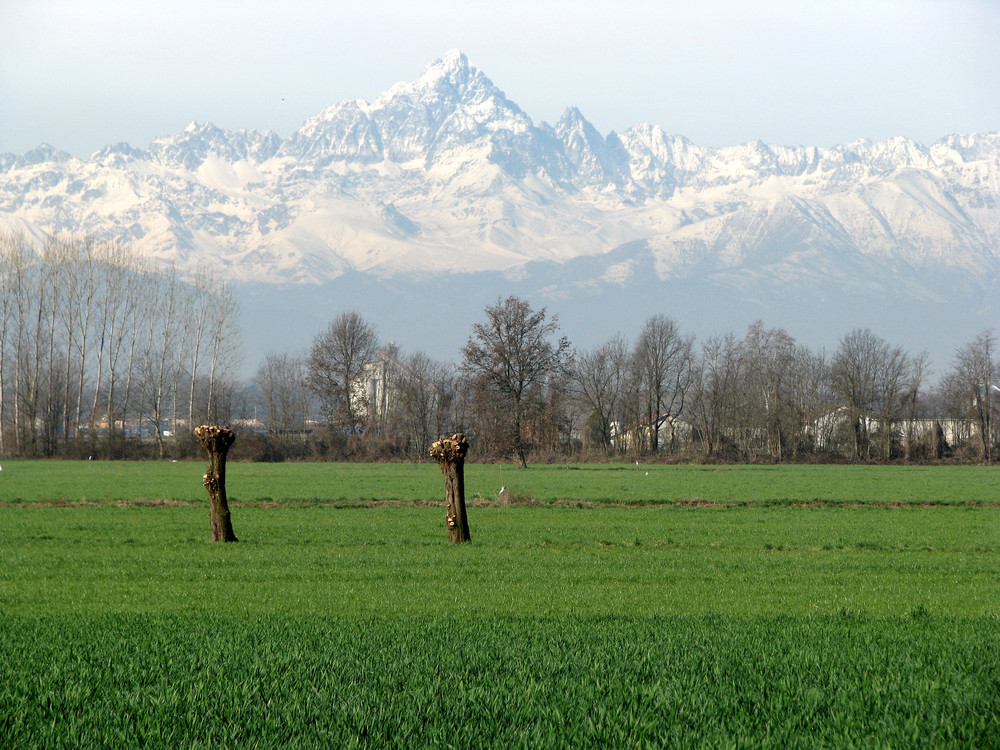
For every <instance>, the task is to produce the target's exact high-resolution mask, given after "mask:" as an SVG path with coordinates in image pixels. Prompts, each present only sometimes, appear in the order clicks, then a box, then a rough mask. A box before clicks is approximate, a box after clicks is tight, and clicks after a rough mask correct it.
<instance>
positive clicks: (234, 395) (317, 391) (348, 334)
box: [0, 235, 1000, 465]
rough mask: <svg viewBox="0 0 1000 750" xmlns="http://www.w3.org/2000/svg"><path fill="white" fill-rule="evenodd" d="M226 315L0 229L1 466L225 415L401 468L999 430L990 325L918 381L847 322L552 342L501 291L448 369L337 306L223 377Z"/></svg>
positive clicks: (230, 362) (219, 301) (99, 250)
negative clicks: (832, 339) (326, 320)
mask: <svg viewBox="0 0 1000 750" xmlns="http://www.w3.org/2000/svg"><path fill="white" fill-rule="evenodd" d="M237 318H238V309H237V305H236V301H235V298H234V295H233V293H232V292H231V290H230V289H229V288H227V287H226V285H225V284H221V283H218V282H217V281H216V280H214V279H213V278H212V276H211V275H210V274H207V273H201V274H197V275H195V276H194V277H192V278H183V279H182V278H181V277H180V276H179V275H178V274H177V273H176V272H175V271H172V270H166V271H164V270H162V269H158V268H154V267H153V266H152V265H151V264H150V263H149V262H148V261H146V260H144V259H141V258H139V257H137V256H135V255H134V254H132V253H131V252H130V251H129V248H128V247H127V246H125V245H122V244H119V243H115V242H108V243H100V242H94V241H89V240H86V241H81V240H74V239H64V238H63V239H60V238H50V239H47V240H45V241H43V242H41V243H33V242H31V241H28V240H26V239H25V238H23V237H21V236H16V235H8V236H4V237H0V455H99V456H105V455H106V456H120V455H136V454H140V455H158V456H163V455H165V453H166V451H167V450H169V451H170V452H171V454H172V455H178V452H179V451H183V450H190V449H192V448H194V447H195V443H194V441H193V438H191V437H190V435H191V428H192V427H193V426H194V425H197V424H200V423H202V422H212V423H220V424H222V423H230V424H233V425H234V427H236V428H237V429H238V430H242V431H243V432H244V433H246V435H247V438H245V439H244V440H242V441H240V443H238V447H239V448H240V450H249V451H250V453H245V454H244V455H251V456H256V457H258V458H270V459H282V458H288V457H299V458H307V457H339V458H343V457H351V456H357V455H360V456H367V457H374V456H380V457H381V456H393V455H396V456H402V455H413V456H422V455H423V454H424V453H425V451H426V450H427V446H428V445H429V444H430V443H431V442H433V441H434V440H435V439H437V438H439V437H441V436H442V435H450V434H452V433H456V432H462V433H465V434H466V435H468V436H470V439H471V440H472V442H473V446H474V449H475V452H476V453H477V454H478V455H479V456H484V457H485V456H496V457H501V456H504V457H515V458H516V460H517V461H518V462H519V463H520V464H522V465H526V464H527V461H528V457H529V455H531V454H536V455H541V454H548V455H555V454H567V453H571V454H574V455H580V454H581V453H587V454H590V455H595V456H614V455H630V456H631V455H635V456H640V455H662V454H664V453H673V454H680V453H686V454H689V455H690V456H691V457H694V458H700V459H708V460H754V461H756V460H801V459H807V458H811V457H814V456H824V457H833V456H837V457H842V456H846V457H851V458H854V459H857V460H892V459H895V458H904V459H918V458H921V457H938V458H939V457H943V456H944V455H945V454H946V453H947V452H948V451H950V450H952V449H958V450H960V451H963V452H965V453H966V454H969V457H970V458H971V457H975V458H980V459H982V460H985V461H987V462H989V461H992V460H993V459H994V457H995V454H996V451H997V443H998V438H1000V436H998V426H1000V423H998V421H997V419H996V417H997V410H998V405H1000V398H998V396H1000V387H998V386H1000V363H998V356H997V351H996V346H997V342H996V337H995V335H994V334H993V332H991V331H984V332H983V333H981V334H979V335H978V336H976V337H975V338H974V340H972V341H970V342H968V343H966V344H964V345H963V346H961V347H960V348H959V349H958V350H957V351H956V356H955V359H954V362H953V363H952V364H951V369H950V370H948V371H947V372H946V373H944V375H942V376H941V377H939V379H938V380H937V382H936V384H934V385H932V384H931V383H930V382H929V375H930V367H929V363H928V361H927V358H926V356H925V355H921V354H918V355H913V354H911V353H909V352H906V351H904V350H903V349H901V348H900V347H897V346H893V345H892V344H890V343H889V342H887V341H885V340H884V339H882V338H880V337H879V336H877V335H875V334H874V333H872V332H871V331H870V330H867V329H865V330H855V331H851V332H850V333H848V334H847V335H845V336H844V337H843V339H841V341H840V343H839V345H838V347H837V349H836V351H834V352H833V353H830V354H828V353H826V352H822V351H813V350H811V349H810V348H808V347H806V346H803V345H800V344H798V343H797V342H796V341H795V340H794V339H793V338H792V337H791V336H790V335H789V334H788V333H787V332H786V331H784V330H781V329H775V328H770V329H769V328H766V327H765V326H764V325H763V324H762V323H759V322H758V323H754V324H753V325H751V326H750V327H749V328H748V329H747V331H746V333H745V334H744V335H743V336H736V335H734V334H726V335H723V336H716V337H713V338H709V339H707V340H705V341H702V342H700V343H698V342H696V341H695V339H694V337H693V336H692V335H690V334H687V333H684V332H683V331H681V330H680V328H679V326H678V325H677V323H676V322H675V321H674V320H673V319H671V318H669V317H667V316H665V315H655V316H652V317H650V318H649V319H647V320H646V321H645V322H644V323H643V325H642V326H641V328H640V329H639V331H638V335H637V337H636V338H635V340H634V341H629V340H627V339H625V338H623V337H622V336H615V337H613V338H611V339H610V340H608V341H606V342H604V343H602V344H600V345H598V346H596V347H594V348H592V349H589V350H587V349H584V350H573V349H572V348H571V346H570V342H569V341H568V340H567V339H566V338H565V337H564V336H562V335H561V334H560V331H559V325H558V318H557V317H556V316H549V315H548V313H547V311H546V310H545V309H540V310H536V309H533V308H532V306H531V305H530V304H529V303H527V302H526V301H524V300H522V299H519V298H517V297H508V298H506V299H501V300H497V302H496V303H495V304H493V305H489V306H487V307H486V309H485V311H484V315H483V318H482V320H481V321H480V322H477V323H475V324H474V325H473V326H472V329H471V332H470V335H469V338H468V341H467V343H466V344H465V346H464V347H462V350H461V352H460V355H461V361H460V362H459V363H458V365H457V366H452V365H448V364H445V363H441V362H437V361H435V360H433V359H432V358H430V357H428V356H427V355H425V354H422V353H415V354H409V355H404V354H402V353H401V352H400V351H399V350H398V348H397V347H396V346H395V345H394V344H390V345H387V346H386V345H383V344H382V342H380V341H379V337H378V335H377V332H376V331H375V329H374V327H373V326H372V325H371V324H370V323H369V322H368V321H366V320H365V319H364V318H363V317H362V316H361V315H359V314H358V313H356V312H345V313H342V314H341V315H339V316H337V317H336V318H335V319H334V320H333V321H331V323H330V325H329V326H328V328H327V329H326V330H324V331H322V332H320V333H319V334H318V335H317V336H316V337H315V339H314V340H313V343H312V346H311V348H310V349H309V351H308V352H306V353H305V354H304V355H302V356H297V355H294V354H292V353H276V354H272V355H269V356H268V357H266V358H265V360H264V361H263V362H262V363H261V364H260V366H259V368H258V370H257V373H256V376H255V377H254V378H253V381H252V382H251V383H238V382H237V381H236V380H235V378H234V376H233V373H234V372H236V371H237V370H238V364H239V358H240V354H241V342H240V337H239V330H238V320H237ZM254 414H256V415H258V416H259V419H251V418H250V417H251V415H254ZM176 436H182V437H183V438H185V439H186V442H184V441H179V440H178V438H177V437H176ZM243 446H249V447H248V448H246V449H244V448H243Z"/></svg>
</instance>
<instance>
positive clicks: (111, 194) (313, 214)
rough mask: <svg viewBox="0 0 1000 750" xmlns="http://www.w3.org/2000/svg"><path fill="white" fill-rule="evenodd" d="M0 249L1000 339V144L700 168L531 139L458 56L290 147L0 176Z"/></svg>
mask: <svg viewBox="0 0 1000 750" xmlns="http://www.w3.org/2000/svg"><path fill="white" fill-rule="evenodd" d="M0 227H2V228H5V229H7V230H9V231H17V232H24V233H26V234H27V235H29V236H35V237H41V236H43V235H45V234H47V233H58V232H72V233H74V234H78V235H93V236H97V237H107V238H116V239H123V240H126V241H128V242H129V243H131V244H132V245H133V246H134V247H135V248H136V249H137V250H138V251H140V252H141V253H144V254H146V255H149V256H150V257H152V258H154V259H156V260H158V261H160V262H163V263H172V264H175V265H177V266H178V267H179V268H180V269H181V270H182V271H183V270H193V269H195V268H202V267H204V266H206V265H207V266H209V267H211V268H212V269H214V271H215V272H216V273H217V274H219V275H220V276H221V277H223V278H228V279H232V280H234V281H237V282H241V283H251V282H253V283H259V284H265V285H266V284H285V285H287V284H313V285H326V284H331V283H334V282H336V280H337V279H340V278H342V277H345V275H347V274H349V273H350V274H357V273H360V274H367V275H370V276H372V277H374V278H376V279H383V280H391V279H394V281H393V284H399V283H401V282H402V281H403V280H405V279H407V278H413V279H417V278H424V279H426V278H431V277H442V278H449V277H456V280H457V277H458V276H462V280H461V281H462V283H463V284H465V282H466V281H467V278H466V277H465V275H468V274H472V275H475V274H483V273H485V274H494V276H491V277H490V278H494V279H501V278H502V279H506V280H507V281H508V282H509V283H511V284H515V282H516V285H517V286H518V288H519V289H521V290H524V291H525V293H527V294H530V295H535V296H537V297H538V299H541V300H543V301H544V300H558V299H566V298H567V296H568V295H576V296H577V297H580V298H581V299H587V298H588V295H589V296H590V297H594V295H597V296H598V297H599V296H600V295H601V294H602V293H603V291H602V290H604V291H607V290H609V289H612V288H615V289H627V288H629V286H630V285H634V284H635V283H636V280H637V278H638V276H637V274H638V275H642V276H648V275H649V274H651V273H652V274H654V275H655V277H656V278H655V279H649V278H643V282H644V283H645V282H650V283H651V282H654V281H657V280H658V281H659V282H663V283H667V282H671V283H674V282H683V283H686V284H689V285H693V284H700V285H702V286H703V287H704V288H706V289H713V290H715V292H713V294H715V295H716V296H717V297H718V298H719V299H720V300H724V299H725V298H726V297H727V296H728V297H733V296H734V295H735V296H740V295H742V296H743V297H745V298H746V299H747V300H753V299H766V298H769V297H778V296H781V295H786V296H788V295H795V294H798V293H800V292H802V293H808V294H816V295H821V296H823V297H824V298H830V299H835V298H836V297H837V295H838V294H847V293H850V294H861V295H883V296H888V297H892V298H894V299H898V300H899V301H900V304H902V303H903V302H906V301H907V300H908V301H909V302H907V304H910V303H912V304H914V305H918V304H920V303H922V302H927V301H932V300H937V301H938V302H941V303H947V302H950V303H951V304H955V303H956V302H958V303H960V304H961V303H963V301H964V300H966V299H970V298H976V299H979V298H982V299H983V300H985V303H984V306H983V307H984V309H986V311H987V312H986V315H987V322H988V323H989V322H991V321H992V320H993V318H990V317H989V316H991V315H994V314H995V312H994V311H995V307H994V306H993V304H992V303H991V299H992V297H993V296H995V292H996V290H997V283H998V279H1000V132H986V133H975V134H966V135H949V136H945V137H943V138H942V139H940V140H938V141H937V142H935V143H933V144H931V145H929V146H925V145H922V144H919V143H916V142H915V141H912V140H910V139H907V138H905V137H902V136H898V137H895V138H890V139H887V140H885V141H880V142H873V141H870V140H866V139H863V138H862V139H859V140H856V141H854V142H851V143H848V144H842V145H837V146H834V147H831V148H820V147H816V146H781V145H775V144H766V143H764V142H762V141H760V140H754V141H749V142H747V143H744V144H739V145H735V146H726V147H722V148H709V147H703V146H699V145H696V144H695V143H693V142H691V141H690V140H689V139H687V138H685V137H684V136H681V135H676V134H670V133H668V132H667V131H665V130H664V129H663V128H662V127H661V126H658V125H652V124H649V123H640V124H637V125H635V126H633V127H631V128H629V129H627V130H625V131H622V132H614V131H611V132H609V133H607V134H604V135H602V134H601V132H600V131H599V130H598V129H597V128H596V127H595V126H594V125H593V124H592V123H590V122H589V121H588V120H587V119H586V118H585V117H584V115H583V113H582V112H580V110H579V109H578V108H576V107H572V106H571V107H567V108H566V110H565V112H564V113H563V115H562V117H561V118H560V119H559V120H558V121H557V122H556V123H555V124H554V125H549V124H547V123H544V122H541V123H538V124H536V123H534V122H533V121H532V120H531V118H530V117H529V116H528V114H527V113H525V112H524V111H523V110H521V108H520V107H519V106H518V105H517V104H516V103H514V102H513V101H512V100H511V99H509V98H508V97H507V95H506V94H505V93H504V91H502V90H501V89H500V88H498V87H497V86H496V85H495V84H494V83H493V82H492V80H490V78H489V77H487V76H486V75H485V74H484V73H483V72H482V71H480V70H479V69H478V68H476V67H475V66H474V65H472V64H471V63H470V62H469V60H468V58H467V57H466V56H465V55H464V54H463V53H461V52H459V51H458V50H452V51H451V52H449V53H448V54H446V55H445V56H443V57H442V58H440V59H438V60H435V61H433V62H432V63H430V64H429V65H428V66H426V67H425V69H424V71H423V73H422V74H421V75H420V76H419V77H418V78H416V79H415V80H413V81H404V82H401V83H397V84H395V85H393V86H391V87H389V88H388V89H387V90H386V91H384V92H383V93H381V94H379V95H378V96H376V97H375V98H374V99H373V100H371V101H370V102H368V101H363V100H349V101H344V102H338V103H334V104H331V105H330V106H328V107H327V108H325V109H324V110H322V111H321V112H319V113H317V114H316V115H314V116H313V117H311V118H309V119H307V120H306V121H305V122H304V123H303V125H302V127H301V128H299V129H298V130H297V131H296V132H295V133H293V134H291V135H290V136H289V137H287V138H284V139H282V138H280V137H279V136H278V135H276V134H275V133H273V132H271V131H268V130H225V129H222V128H218V127H216V126H215V125H213V124H211V123H201V124H198V123H191V125H189V126H188V127H187V128H185V130H183V131H182V132H181V133H177V134H175V135H171V136H163V137H160V138H156V139H154V141H153V142H152V143H151V144H149V146H148V147H146V148H145V149H140V148H135V147H133V146H131V145H129V144H115V145H111V146H108V147H105V148H104V149H101V150H99V151H97V152H95V153H94V154H92V155H91V157H90V158H89V159H85V160H84V159H78V158H76V157H73V156H71V155H70V154H66V153H65V152H61V151H59V150H58V149H57V148H55V147H53V146H50V145H47V144H42V145H41V146H39V147H38V148H36V149H32V150H31V151H29V152H26V153H25V154H21V155H15V154H2V155H0ZM585 259H586V262H584V260H585ZM539 264H541V265H539ZM548 264H554V266H551V267H552V268H555V269H557V270H558V271H559V273H560V274H561V278H560V280H559V281H558V282H553V280H552V278H551V273H549V272H548V271H546V272H545V273H541V271H540V270H539V269H541V268H543V267H544V268H547V269H548V268H550V266H549V265H548ZM639 268H641V269H642V270H641V271H637V270H636V269H639ZM495 274H500V276H496V275H495ZM535 276H539V278H538V279H537V283H535V284H534V285H532V279H533V277H535ZM542 276H544V277H545V279H544V280H543V279H542V278H541V277H542ZM484 278H485V277H484ZM491 283H492V282H491ZM647 286H648V284H647ZM644 288H646V287H644ZM803 290H804V291H803ZM649 294H654V293H653V292H649ZM970 295H971V297H970ZM709 296H711V295H709ZM580 304H585V303H580ZM650 304H652V301H650Z"/></svg>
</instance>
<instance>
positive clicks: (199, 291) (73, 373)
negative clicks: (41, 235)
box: [0, 235, 242, 456]
mask: <svg viewBox="0 0 1000 750" xmlns="http://www.w3.org/2000/svg"><path fill="white" fill-rule="evenodd" d="M241 350H242V345H241V342H240V339H239V328H238V308H237V304H236V300H235V297H234V295H233V294H232V292H231V291H230V290H229V289H228V288H227V287H226V286H225V285H224V284H221V283H219V282H217V281H216V280H215V279H213V278H212V276H211V275H210V274H207V273H202V274H198V275H196V276H195V277H194V278H189V279H182V278H180V276H179V275H178V274H177V273H176V272H175V271H172V270H167V271H163V270H160V269H157V268H154V267H153V265H152V264H151V263H150V262H149V261H148V260H146V259H143V258H140V257H138V256H136V255H135V254H134V253H133V252H132V251H131V250H130V248H129V247H128V246H127V245H124V244H121V243H118V242H106V243H102V242H95V241H93V240H76V239H68V238H48V239H46V240H44V241H42V242H40V243H35V242H32V241H30V240H28V239H26V238H25V237H23V236H20V235H5V236H0V454H2V455H56V454H60V455H109V456H113V455H123V454H124V452H125V451H126V450H127V449H130V443H135V442H138V441H137V440H131V441H130V440H129V439H128V438H132V437H137V436H140V435H141V436H144V437H145V440H144V441H143V442H144V443H146V444H148V445H152V446H154V448H153V451H154V452H155V453H156V454H157V455H160V456H162V455H163V454H164V451H165V444H166V440H167V438H169V437H170V436H171V435H176V434H178V432H179V431H180V432H183V433H185V434H188V433H190V429H188V426H189V425H194V424H198V423H200V422H201V421H216V420H225V419H228V418H229V415H230V414H231V413H232V410H233V394H234V392H235V388H236V385H237V384H236V382H235V380H234V378H233V375H232V373H233V371H234V369H235V365H236V364H237V363H238V357H239V356H240V353H241ZM181 425H183V429H181Z"/></svg>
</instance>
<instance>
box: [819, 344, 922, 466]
mask: <svg viewBox="0 0 1000 750" xmlns="http://www.w3.org/2000/svg"><path fill="white" fill-rule="evenodd" d="M909 374H911V371H910V360H909V356H908V355H907V354H906V353H905V352H904V351H903V350H902V349H900V348H899V347H893V346H890V345H889V343H888V342H886V341H885V340H884V339H882V338H881V337H879V336H877V335H875V334H874V333H872V332H871V330H869V329H867V328H865V329H863V330H862V329H854V330H853V331H851V332H850V333H848V334H847V335H846V336H844V337H843V338H842V339H841V340H840V346H839V347H838V349H837V352H836V354H835V355H834V358H833V362H832V365H831V375H832V384H833V389H834V392H835V393H836V394H837V396H838V397H839V398H840V402H841V404H842V405H843V406H844V407H845V408H846V409H847V414H848V418H849V423H850V425H851V435H852V446H853V453H854V456H855V457H856V458H864V459H867V458H870V457H871V455H872V450H871V436H872V434H873V433H876V432H878V433H879V434H880V436H881V438H882V439H881V441H880V445H879V448H880V450H881V452H882V454H883V457H884V458H886V459H888V458H890V455H891V449H892V436H893V433H894V430H895V427H896V424H897V422H898V421H899V418H900V415H901V413H902V408H903V402H904V397H905V394H906V392H907V390H908V386H909V383H908V380H907V376H908V375H909Z"/></svg>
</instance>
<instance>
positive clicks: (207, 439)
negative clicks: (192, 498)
mask: <svg viewBox="0 0 1000 750" xmlns="http://www.w3.org/2000/svg"><path fill="white" fill-rule="evenodd" d="M194 434H195V437H196V438H198V440H199V442H201V444H202V445H203V446H205V450H206V451H207V452H208V473H207V474H205V489H206V490H208V509H209V520H210V521H211V524H212V541H213V542H235V541H238V540H237V539H236V534H234V533H233V523H232V520H231V519H230V517H229V501H228V500H227V499H226V454H227V453H228V452H229V446H231V445H232V444H233V441H234V440H236V435H235V434H233V431H232V430H230V429H229V428H228V427H218V426H216V425H207V424H203V425H202V426H201V427H195V429H194Z"/></svg>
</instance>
